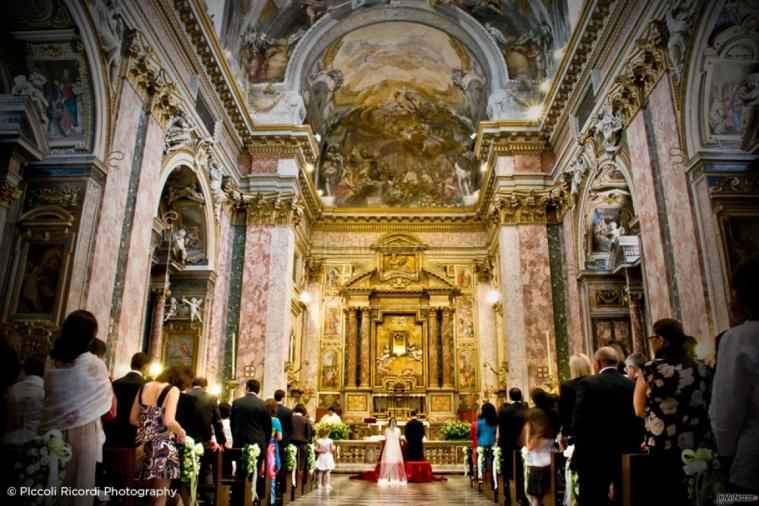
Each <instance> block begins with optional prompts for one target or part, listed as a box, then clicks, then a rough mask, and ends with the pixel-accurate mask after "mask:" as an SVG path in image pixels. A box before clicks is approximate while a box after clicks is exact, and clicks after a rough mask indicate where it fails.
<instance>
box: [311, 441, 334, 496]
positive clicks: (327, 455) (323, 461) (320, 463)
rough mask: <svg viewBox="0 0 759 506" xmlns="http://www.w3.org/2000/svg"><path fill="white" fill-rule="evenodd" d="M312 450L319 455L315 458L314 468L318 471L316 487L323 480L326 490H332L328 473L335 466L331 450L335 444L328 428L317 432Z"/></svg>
mask: <svg viewBox="0 0 759 506" xmlns="http://www.w3.org/2000/svg"><path fill="white" fill-rule="evenodd" d="M314 451H315V452H316V453H317V454H318V455H319V456H318V457H317V458H316V470H317V471H318V473H319V474H318V477H317V481H316V483H317V485H316V487H317V488H321V487H322V482H325V483H324V484H325V485H326V489H327V492H329V491H330V490H332V486H331V485H330V473H331V471H332V470H333V469H334V468H335V457H334V456H333V455H332V452H334V451H335V444H334V443H333V442H332V439H330V437H329V429H322V430H321V432H320V433H319V439H317V440H316V445H315V447H314Z"/></svg>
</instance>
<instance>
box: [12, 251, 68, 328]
mask: <svg viewBox="0 0 759 506" xmlns="http://www.w3.org/2000/svg"><path fill="white" fill-rule="evenodd" d="M66 245H67V243H57V244H56V243H54V244H48V243H30V244H28V245H27V247H26V248H25V250H26V251H25V255H26V258H25V260H24V261H23V262H22V271H21V272H23V274H22V277H21V288H20V291H19V294H18V298H17V303H16V311H15V312H16V314H17V315H19V316H21V315H26V316H30V317H33V318H46V319H52V315H53V314H54V312H55V308H56V303H57V302H58V300H59V297H60V292H61V282H62V281H63V270H62V268H63V258H64V253H65V250H66Z"/></svg>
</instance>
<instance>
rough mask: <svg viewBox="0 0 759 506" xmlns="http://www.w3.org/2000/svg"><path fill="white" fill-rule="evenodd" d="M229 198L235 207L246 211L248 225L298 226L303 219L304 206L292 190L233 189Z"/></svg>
mask: <svg viewBox="0 0 759 506" xmlns="http://www.w3.org/2000/svg"><path fill="white" fill-rule="evenodd" d="M229 199H230V203H231V205H232V206H233V207H235V208H236V209H239V210H243V211H245V213H246V218H247V219H246V223H247V224H248V225H294V226H297V225H300V224H301V223H302V221H303V206H302V204H301V203H300V202H299V199H298V196H297V194H296V193H295V192H292V191H286V192H278V191H260V192H251V193H242V192H240V191H238V190H236V189H232V190H230V192H229Z"/></svg>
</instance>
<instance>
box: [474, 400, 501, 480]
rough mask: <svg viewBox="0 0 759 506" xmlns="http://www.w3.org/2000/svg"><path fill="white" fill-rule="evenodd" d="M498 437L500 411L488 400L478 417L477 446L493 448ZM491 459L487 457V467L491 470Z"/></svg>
mask: <svg viewBox="0 0 759 506" xmlns="http://www.w3.org/2000/svg"><path fill="white" fill-rule="evenodd" d="M497 439H498V413H496V411H495V406H493V405H492V404H490V403H489V402H486V403H485V404H483V405H482V411H481V414H480V417H479V418H478V419H477V446H481V447H483V448H486V449H492V448H493V446H495V442H496V440H497ZM490 463H491V459H490V458H486V459H485V468H486V470H488V471H489V470H490Z"/></svg>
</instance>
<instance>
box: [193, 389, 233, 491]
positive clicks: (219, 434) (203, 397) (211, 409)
mask: <svg viewBox="0 0 759 506" xmlns="http://www.w3.org/2000/svg"><path fill="white" fill-rule="evenodd" d="M207 386H208V380H207V379H205V378H201V377H196V378H193V379H192V388H191V389H190V391H189V392H187V395H189V396H190V397H194V398H195V406H196V408H197V410H198V414H199V415H200V418H201V420H202V422H203V427H205V430H204V436H209V433H210V437H209V438H208V439H207V440H203V441H202V443H203V448H205V449H207V450H211V452H216V451H224V443H225V442H226V439H225V437H224V427H223V426H222V425H221V416H220V415H219V406H218V402H217V400H216V397H214V396H213V395H211V394H209V393H208V392H206V387H207ZM209 429H210V430H209ZM215 460H216V459H214V458H213V457H212V453H210V452H203V456H202V457H201V458H200V473H199V475H198V484H200V485H213V467H214V464H213V462H215Z"/></svg>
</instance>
